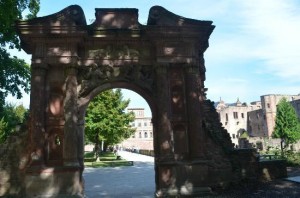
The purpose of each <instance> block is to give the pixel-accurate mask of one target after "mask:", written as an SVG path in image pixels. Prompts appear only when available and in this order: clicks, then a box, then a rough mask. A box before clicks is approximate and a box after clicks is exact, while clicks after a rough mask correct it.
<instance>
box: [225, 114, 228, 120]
mask: <svg viewBox="0 0 300 198" xmlns="http://www.w3.org/2000/svg"><path fill="white" fill-rule="evenodd" d="M225 116H226V122H228V114H227V113H226V115H225Z"/></svg>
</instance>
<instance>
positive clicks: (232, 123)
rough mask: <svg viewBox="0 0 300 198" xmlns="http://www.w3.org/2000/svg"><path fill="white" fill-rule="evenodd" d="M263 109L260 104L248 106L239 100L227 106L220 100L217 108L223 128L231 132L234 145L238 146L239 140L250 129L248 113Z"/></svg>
mask: <svg viewBox="0 0 300 198" xmlns="http://www.w3.org/2000/svg"><path fill="white" fill-rule="evenodd" d="M259 108H261V105H260V103H253V104H251V105H247V104H246V103H241V102H240V101H239V99H238V100H237V102H236V103H234V104H225V102H224V101H222V100H220V102H219V103H218V105H217V106H216V110H217V112H218V113H219V116H220V121H221V123H222V124H223V127H224V128H225V129H226V130H227V131H228V132H229V134H230V137H231V140H232V143H234V144H235V145H238V139H239V137H240V135H242V134H243V133H244V132H245V131H247V128H248V120H247V115H248V112H250V111H254V110H257V109H259Z"/></svg>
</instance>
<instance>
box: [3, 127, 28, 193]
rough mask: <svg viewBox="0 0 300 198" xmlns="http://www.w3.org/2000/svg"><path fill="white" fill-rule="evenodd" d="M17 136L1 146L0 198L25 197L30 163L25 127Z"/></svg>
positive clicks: (11, 137)
mask: <svg viewBox="0 0 300 198" xmlns="http://www.w3.org/2000/svg"><path fill="white" fill-rule="evenodd" d="M17 134H18V135H12V136H10V137H9V138H8V139H7V140H6V142H5V143H3V144H1V145H0V197H2V196H3V197H24V182H23V181H24V176H25V168H26V165H27V163H28V161H29V156H28V152H27V149H26V148H27V145H28V135H27V134H28V133H27V130H26V128H25V126H22V127H21V129H20V131H18V132H17Z"/></svg>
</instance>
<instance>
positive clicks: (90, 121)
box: [85, 89, 135, 150]
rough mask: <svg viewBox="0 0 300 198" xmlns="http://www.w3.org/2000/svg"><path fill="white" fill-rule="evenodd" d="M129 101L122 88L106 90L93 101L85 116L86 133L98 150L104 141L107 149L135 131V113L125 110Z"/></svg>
mask: <svg viewBox="0 0 300 198" xmlns="http://www.w3.org/2000/svg"><path fill="white" fill-rule="evenodd" d="M129 102H130V100H123V95H122V92H121V89H116V90H108V91H105V92H103V93H101V94H99V95H98V96H96V97H95V98H94V99H93V100H92V101H91V103H90V104H89V106H88V109H87V113H86V117H85V120H86V124H85V135H86V138H87V139H88V140H89V141H91V142H93V143H95V148H96V150H98V149H99V146H100V142H102V141H104V143H105V144H104V148H105V149H104V150H106V148H107V146H108V145H114V144H117V143H120V142H121V141H123V140H124V139H127V138H129V137H130V136H131V135H132V134H133V133H134V131H135V130H134V129H132V128H131V126H130V123H131V122H132V121H133V120H134V114H133V113H132V112H130V113H126V112H125V109H126V107H127V106H128V104H129Z"/></svg>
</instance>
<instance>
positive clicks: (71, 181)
mask: <svg viewBox="0 0 300 198" xmlns="http://www.w3.org/2000/svg"><path fill="white" fill-rule="evenodd" d="M25 192H26V197H30V198H31V197H35V198H40V197H41V198H44V197H47V198H48V197H51V198H52V197H55V198H58V197H66V198H67V197H83V185H82V178H81V173H80V170H79V168H77V167H74V168H71V167H52V168H30V169H29V170H28V171H27V172H26V176H25Z"/></svg>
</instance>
